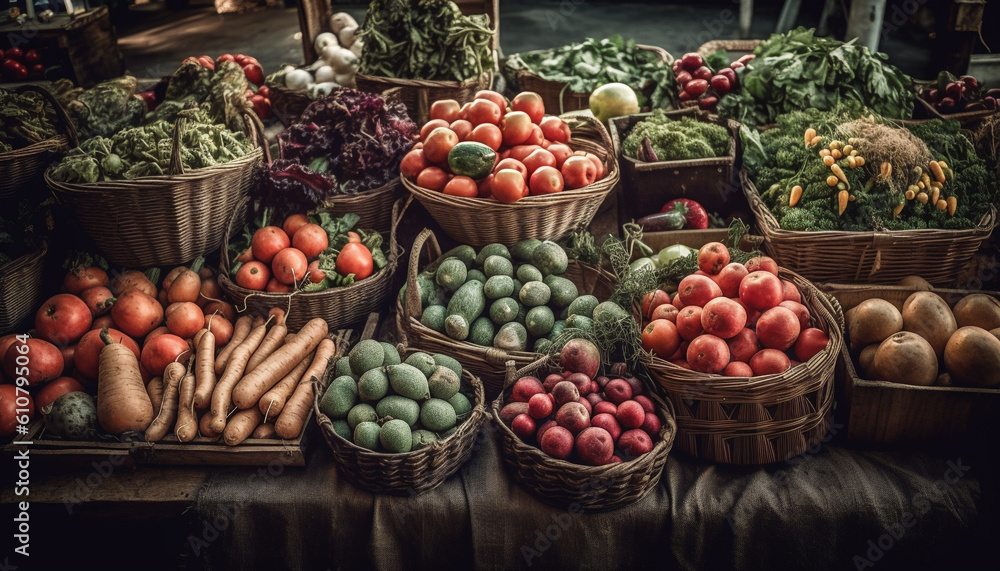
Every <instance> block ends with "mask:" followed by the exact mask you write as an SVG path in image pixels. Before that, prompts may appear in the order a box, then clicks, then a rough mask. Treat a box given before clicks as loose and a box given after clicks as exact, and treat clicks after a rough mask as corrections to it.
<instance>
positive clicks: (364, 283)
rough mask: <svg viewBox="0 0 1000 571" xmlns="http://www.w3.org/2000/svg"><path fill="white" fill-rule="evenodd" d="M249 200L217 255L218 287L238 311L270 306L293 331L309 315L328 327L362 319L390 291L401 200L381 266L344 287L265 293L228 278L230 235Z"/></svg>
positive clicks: (258, 312)
mask: <svg viewBox="0 0 1000 571" xmlns="http://www.w3.org/2000/svg"><path fill="white" fill-rule="evenodd" d="M249 209H250V201H249V199H246V198H244V199H243V200H242V201H241V202H240V204H239V205H238V206H237V209H236V213H235V215H233V216H232V218H231V219H230V221H229V225H228V227H227V228H226V233H225V237H224V240H223V242H222V251H221V253H220V257H219V287H221V288H222V291H224V292H225V293H226V295H227V296H228V297H229V299H230V300H232V302H233V303H234V304H235V305H236V308H237V309H239V310H240V311H248V312H250V313H252V314H254V315H260V316H266V315H267V313H268V311H270V309H271V308H273V307H280V308H283V309H285V311H286V313H287V317H286V322H287V325H288V328H289V329H290V330H292V331H296V330H298V329H300V328H301V327H302V326H303V325H305V324H306V322H308V321H309V320H310V319H313V318H315V317H321V318H323V319H324V320H326V323H327V325H328V326H329V328H330V329H331V330H333V329H339V328H341V327H344V326H346V325H350V324H352V323H356V322H359V321H362V320H363V319H364V318H365V317H366V316H368V314H370V313H371V312H373V311H380V310H381V309H382V307H383V306H384V305H385V303H386V301H387V300H388V298H389V295H390V294H391V286H392V276H393V275H394V274H395V273H396V266H397V264H398V263H399V257H400V256H401V255H402V254H403V248H402V247H401V246H400V245H399V244H398V243H397V242H396V225H397V224H398V223H399V220H400V218H402V215H403V212H404V211H405V207H404V206H403V200H402V199H400V200H398V201H396V203H395V204H394V205H393V209H392V219H393V224H392V226H391V229H390V231H389V251H388V252H387V253H386V260H387V261H388V262H389V263H388V264H387V265H386V266H385V267H384V268H382V269H381V270H379V271H378V272H377V273H375V274H372V275H371V276H369V277H367V278H365V279H363V280H360V281H357V282H355V283H354V284H352V285H349V286H346V287H335V288H330V289H327V290H323V291H316V292H305V291H301V290H300V291H296V292H293V293H288V294H286V293H267V292H263V291H257V290H251V289H247V288H245V287H241V286H239V285H237V284H236V282H234V281H233V280H232V278H230V268H231V265H230V260H229V252H228V245H229V240H230V237H231V236H233V235H235V234H237V233H239V232H240V227H241V226H242V225H243V224H244V222H245V221H246V220H247V219H248V218H249Z"/></svg>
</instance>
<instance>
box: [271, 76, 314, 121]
mask: <svg viewBox="0 0 1000 571" xmlns="http://www.w3.org/2000/svg"><path fill="white" fill-rule="evenodd" d="M268 89H269V92H268V93H269V95H268V99H270V100H271V112H272V113H274V116H275V117H277V118H278V121H281V124H282V125H284V126H285V127H288V126H289V125H291V124H292V123H295V120H296V119H298V118H299V116H300V115H302V112H303V111H305V110H306V107H309V104H310V103H312V102H313V100H312V98H310V97H309V94H307V93H306V90H304V89H288V88H287V87H282V86H280V85H269V86H268Z"/></svg>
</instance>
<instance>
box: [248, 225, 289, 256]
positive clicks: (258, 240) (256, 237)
mask: <svg viewBox="0 0 1000 571" xmlns="http://www.w3.org/2000/svg"><path fill="white" fill-rule="evenodd" d="M291 245H292V241H291V240H290V239H289V238H288V234H285V231H284V230H282V229H281V228H278V227H277V226H265V227H263V228H261V229H259V230H257V231H256V232H254V233H253V239H252V240H250V250H251V252H253V257H254V259H256V260H260V261H261V262H264V263H265V264H270V263H271V260H273V259H274V255H275V254H277V253H278V252H280V251H281V250H284V249H285V248H287V247H289V246H291Z"/></svg>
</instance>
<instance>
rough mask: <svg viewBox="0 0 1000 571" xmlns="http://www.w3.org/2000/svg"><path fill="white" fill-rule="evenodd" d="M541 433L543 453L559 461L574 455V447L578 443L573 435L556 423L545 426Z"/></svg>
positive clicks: (540, 443) (540, 441)
mask: <svg viewBox="0 0 1000 571" xmlns="http://www.w3.org/2000/svg"><path fill="white" fill-rule="evenodd" d="M543 430H544V432H543ZM539 432H540V433H541V434H540V435H539V437H538V439H539V445H540V447H541V449H542V452H545V453H546V454H548V455H549V456H551V457H553V458H557V459H559V460H565V459H567V458H569V457H570V455H571V454H572V453H573V446H574V444H575V443H576V440H575V439H574V438H573V433H572V432H570V431H569V430H567V429H566V428H564V427H562V426H559V425H558V424H557V423H556V422H555V421H552V424H551V425H550V424H548V423H546V425H543V426H542V428H540V429H539Z"/></svg>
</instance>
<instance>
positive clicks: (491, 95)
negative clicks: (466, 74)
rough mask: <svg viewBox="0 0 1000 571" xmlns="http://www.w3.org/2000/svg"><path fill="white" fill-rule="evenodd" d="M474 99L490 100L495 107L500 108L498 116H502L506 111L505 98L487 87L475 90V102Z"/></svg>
mask: <svg viewBox="0 0 1000 571" xmlns="http://www.w3.org/2000/svg"><path fill="white" fill-rule="evenodd" d="M476 99H486V100H489V101H492V102H493V103H494V104H495V105H496V106H497V107H499V108H500V117H503V116H504V114H506V113H507V98H506V97H504V96H503V95H501V94H500V93H497V92H496V91H490V90H489V89H483V90H481V91H477V92H476V95H475V97H474V98H473V102H475V100H476ZM498 120H499V119H498ZM473 123H475V121H473Z"/></svg>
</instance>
